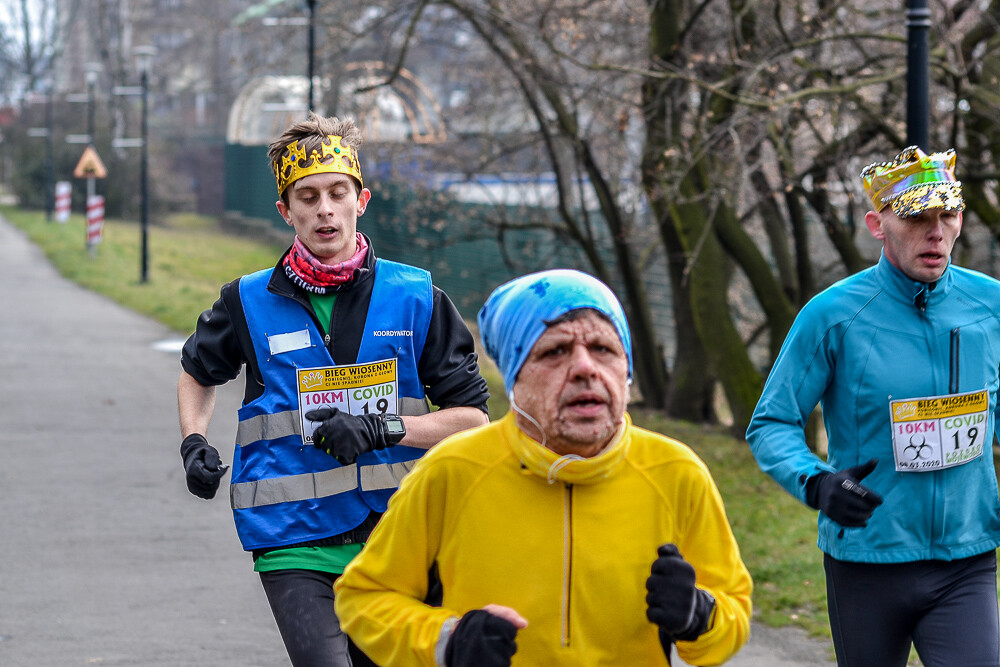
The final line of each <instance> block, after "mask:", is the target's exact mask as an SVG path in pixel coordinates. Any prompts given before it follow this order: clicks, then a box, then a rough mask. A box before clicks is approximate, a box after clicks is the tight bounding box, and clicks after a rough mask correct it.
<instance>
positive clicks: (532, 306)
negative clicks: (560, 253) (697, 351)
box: [478, 269, 632, 393]
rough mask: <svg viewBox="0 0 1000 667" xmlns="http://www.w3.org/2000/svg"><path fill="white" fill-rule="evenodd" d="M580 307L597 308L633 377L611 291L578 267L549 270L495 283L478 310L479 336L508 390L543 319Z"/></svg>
mask: <svg viewBox="0 0 1000 667" xmlns="http://www.w3.org/2000/svg"><path fill="white" fill-rule="evenodd" d="M582 308H591V309H593V310H596V311H598V312H599V313H602V314H604V315H606V316H607V317H608V319H610V320H611V322H612V324H614V326H615V329H616V330H617V331H618V337H619V338H621V341H622V347H624V348H625V354H626V355H627V356H628V376H629V378H631V377H632V338H631V336H630V335H629V330H628V322H627V321H626V320H625V312H624V311H623V310H622V306H621V303H619V301H618V298H617V297H616V296H615V294H614V292H612V291H611V289H610V288H609V287H608V286H607V285H605V284H604V283H602V282H601V281H600V280H598V279H597V278H594V277H593V276H590V275H588V274H586V273H583V272H581V271H575V270H573V269H552V270H549V271H539V272H538V273H529V274H528V275H526V276H521V277H520V278H515V279H514V280H511V281H510V282H507V283H504V284H503V285H500V287H497V288H496V289H495V290H493V293H492V294H490V296H489V298H488V299H486V303H485V304H484V305H483V307H482V309H481V310H480V311H479V318H478V320H479V335H480V336H481V337H482V339H483V346H484V347H485V348H486V351H487V353H489V355H490V356H491V357H492V358H493V360H494V361H495V362H496V363H497V366H499V367H500V372H501V373H502V374H503V382H504V385H505V386H506V388H507V392H508V393H510V391H511V390H512V389H513V388H514V381H515V380H516V379H517V374H518V372H520V370H521V366H523V365H524V362H525V361H526V360H527V359H528V354H529V353H530V352H531V348H532V347H534V345H535V343H536V342H537V341H538V339H539V338H540V337H541V336H542V334H543V333H545V329H547V328H548V324H546V322H551V321H552V320H554V319H556V318H558V317H560V316H561V315H565V314H566V313H568V312H570V311H571V310H579V309H582Z"/></svg>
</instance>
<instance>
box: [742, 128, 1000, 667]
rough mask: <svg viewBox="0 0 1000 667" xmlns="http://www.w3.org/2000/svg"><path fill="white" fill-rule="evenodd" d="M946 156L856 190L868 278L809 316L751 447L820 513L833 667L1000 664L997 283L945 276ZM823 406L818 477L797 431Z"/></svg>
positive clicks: (958, 216) (852, 282)
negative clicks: (914, 658) (871, 242)
mask: <svg viewBox="0 0 1000 667" xmlns="http://www.w3.org/2000/svg"><path fill="white" fill-rule="evenodd" d="M954 169H955V153H954V151H947V152H943V153H933V154H931V155H926V154H924V153H923V152H922V151H921V150H920V149H919V148H916V147H910V148H907V149H905V150H904V151H903V152H902V153H900V154H899V155H898V156H896V158H895V159H893V160H892V161H891V162H883V163H877V164H873V165H870V166H869V167H867V168H865V170H864V171H863V172H862V174H861V177H862V180H863V183H864V187H865V191H866V193H867V194H868V196H869V198H870V199H871V201H872V204H873V208H874V210H872V211H869V212H868V213H867V214H866V215H865V223H866V225H867V226H868V229H869V231H870V232H871V234H872V235H873V236H874V237H875V238H876V239H878V240H880V241H882V244H883V248H882V256H881V258H880V259H879V262H878V264H877V265H876V266H874V267H872V268H870V269H867V270H865V271H862V272H860V273H858V274H856V275H854V276H851V277H849V278H846V279H845V280H842V281H840V282H839V283H837V284H835V285H833V286H832V287H830V288H829V289H827V290H825V291H824V292H822V293H821V294H819V295H817V296H816V297H815V298H814V299H812V300H811V301H810V302H809V303H808V304H806V306H805V307H804V308H803V309H802V312H801V313H800V314H799V316H798V317H797V318H796V320H795V323H794V325H793V326H792V328H791V330H790V331H789V333H788V337H787V338H786V339H785V342H784V345H783V346H782V349H781V352H780V354H779V355H778V359H777V361H776V362H775V365H774V368H773V369H772V370H771V373H770V376H769V377H768V380H767V383H766V385H765V387H764V392H763V394H762V395H761V398H760V402H759V403H758V405H757V408H756V410H755V412H754V415H753V418H752V420H751V423H750V428H749V429H748V431H747V440H748V442H749V444H750V447H751V449H752V451H753V453H754V456H755V457H756V459H757V462H758V464H759V465H760V467H761V469H762V470H764V471H765V472H766V473H768V474H769V475H771V476H772V477H773V478H774V479H775V480H776V481H777V482H778V483H779V484H781V486H782V487H784V488H785V489H786V490H787V491H788V492H789V493H791V494H792V495H794V496H795V497H796V498H798V499H799V500H801V501H803V502H804V503H806V504H807V505H809V506H810V507H812V508H814V509H818V510H820V515H819V548H820V549H821V550H822V551H823V552H824V565H825V568H826V575H827V599H828V605H829V611H830V625H831V629H832V631H833V641H834V645H835V648H836V651H837V659H838V663H839V664H840V665H879V666H880V667H882V666H885V667H892V666H895V665H899V666H902V665H905V664H906V662H907V658H908V655H909V650H910V644H911V642H913V644H914V645H915V646H916V649H917V652H918V653H919V654H920V657H921V659H922V660H923V662H924V664H925V665H963V666H965V667H969V666H971V665H994V666H995V665H998V664H1000V631H998V614H997V591H996V554H995V549H996V548H997V547H998V546H1000V501H998V491H997V480H996V474H995V472H994V466H993V455H992V443H993V432H994V424H995V422H996V410H997V387H998V384H1000V377H998V368H1000V282H997V281H996V280H994V279H992V278H990V277H987V276H985V275H982V274H980V273H976V272H974V271H970V270H967V269H962V268H960V267H956V266H954V265H952V264H951V260H950V256H951V250H952V247H953V246H954V243H955V240H956V239H957V238H958V235H959V233H960V231H961V228H962V210H963V209H964V207H965V202H964V200H963V198H962V189H961V183H960V182H958V181H956V180H955V175H954ZM817 403H819V404H821V405H822V408H823V416H824V420H825V424H826V430H827V436H828V440H829V445H828V449H829V454H828V457H827V460H826V461H823V460H822V459H820V458H819V457H817V456H816V455H814V454H813V453H812V452H811V451H810V450H809V448H808V447H807V446H806V442H805V435H804V431H803V427H804V425H805V423H806V421H807V420H808V418H809V415H810V413H811V412H812V411H813V409H814V408H815V407H816V405H817Z"/></svg>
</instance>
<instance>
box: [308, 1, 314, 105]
mask: <svg viewBox="0 0 1000 667" xmlns="http://www.w3.org/2000/svg"><path fill="white" fill-rule="evenodd" d="M306 7H307V8H308V10H309V55H308V60H309V65H308V67H307V68H306V69H307V70H308V73H309V108H308V109H307V110H306V112H307V113H308V112H309V111H312V110H313V109H314V108H315V104H314V103H315V101H316V94H315V90H314V86H313V74H314V71H313V70H314V62H313V61H314V59H315V56H314V53H315V51H316V0H306Z"/></svg>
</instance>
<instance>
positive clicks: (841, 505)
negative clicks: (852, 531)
mask: <svg viewBox="0 0 1000 667" xmlns="http://www.w3.org/2000/svg"><path fill="white" fill-rule="evenodd" d="M877 464H878V459H872V460H871V461H868V463H862V464H861V465H859V466H854V467H853V468H847V469H845V470H841V471H840V472H821V473H819V474H818V475H813V476H812V477H810V478H809V479H808V481H806V504H808V505H809V507H812V508H813V509H817V510H820V511H821V512H823V514H826V515H827V516H828V517H830V518H831V519H833V520H834V521H836V522H837V523H839V524H840V525H841V526H844V527H846V528H857V527H861V526H867V525H868V519H869V518H870V517H871V515H872V512H874V511H875V508H876V507H878V506H879V505H881V504H882V496H880V495H879V494H877V493H875V492H874V491H872V490H871V489H870V488H868V487H867V486H861V484H859V482H860V481H861V480H863V479H864V478H865V477H867V476H868V474H869V473H871V471H872V470H875V466H876V465H877Z"/></svg>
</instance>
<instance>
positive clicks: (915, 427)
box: [889, 389, 990, 472]
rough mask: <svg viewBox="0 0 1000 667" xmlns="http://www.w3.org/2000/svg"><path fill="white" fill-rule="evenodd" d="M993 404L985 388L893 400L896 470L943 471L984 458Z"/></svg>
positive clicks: (893, 436) (891, 406) (891, 410)
mask: <svg viewBox="0 0 1000 667" xmlns="http://www.w3.org/2000/svg"><path fill="white" fill-rule="evenodd" d="M989 405H990V399H989V394H988V393H987V392H986V390H985V389H983V390H981V391H973V392H969V393H966V394H949V395H947V396H928V397H925V398H907V399H904V400H900V401H893V400H891V399H890V401H889V411H890V414H891V418H892V445H893V447H892V453H893V456H895V459H896V470H897V471H899V472H925V471H928V470H943V469H944V468H951V467H954V466H960V465H962V464H964V463H968V462H969V461H972V460H975V459H977V458H979V457H980V456H982V454H983V444H984V443H985V442H986V425H987V423H988V421H987V419H988V416H989Z"/></svg>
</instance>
